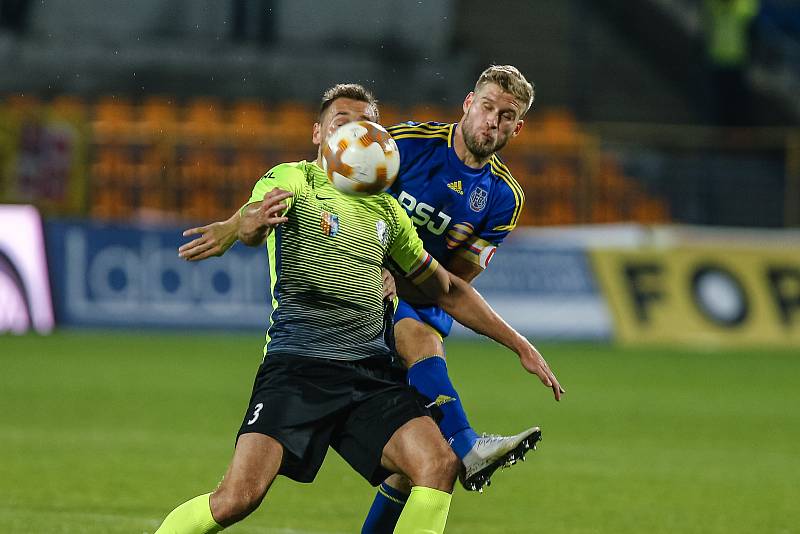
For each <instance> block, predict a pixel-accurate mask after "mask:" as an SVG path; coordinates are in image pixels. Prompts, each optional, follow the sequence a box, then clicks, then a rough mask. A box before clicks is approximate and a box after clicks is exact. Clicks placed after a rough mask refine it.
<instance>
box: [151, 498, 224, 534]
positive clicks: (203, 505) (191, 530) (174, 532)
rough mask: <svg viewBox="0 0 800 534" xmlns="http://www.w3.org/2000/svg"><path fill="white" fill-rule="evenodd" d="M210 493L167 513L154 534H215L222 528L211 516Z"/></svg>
mask: <svg viewBox="0 0 800 534" xmlns="http://www.w3.org/2000/svg"><path fill="white" fill-rule="evenodd" d="M210 496H211V494H210V493H206V494H205V495H200V496H199V497H195V498H194V499H192V500H190V501H186V502H185V503H183V504H182V505H180V506H178V507H177V508H175V509H174V510H173V511H171V512H170V513H169V515H168V516H167V518H166V519H164V522H163V523H161V526H160V527H158V530H156V532H155V534H215V533H216V532H219V531H221V530H222V527H221V526H219V525H218V524H217V522H216V521H214V516H212V515H211V505H210V504H209V502H208V499H209V497H210Z"/></svg>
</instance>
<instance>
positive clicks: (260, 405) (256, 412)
mask: <svg viewBox="0 0 800 534" xmlns="http://www.w3.org/2000/svg"><path fill="white" fill-rule="evenodd" d="M263 407H264V403H263V402H259V403H258V404H256V405H255V409H254V410H253V418H252V419H250V420H249V421H248V422H247V424H248V425H252V424H253V423H255V422H256V421H257V420H258V415H259V414H260V413H261V408H263Z"/></svg>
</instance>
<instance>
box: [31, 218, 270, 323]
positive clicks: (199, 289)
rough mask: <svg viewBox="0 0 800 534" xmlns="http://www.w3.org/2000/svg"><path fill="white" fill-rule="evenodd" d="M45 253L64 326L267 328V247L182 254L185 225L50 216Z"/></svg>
mask: <svg viewBox="0 0 800 534" xmlns="http://www.w3.org/2000/svg"><path fill="white" fill-rule="evenodd" d="M46 235H47V250H48V256H49V258H50V273H51V279H52V283H53V300H54V303H55V308H56V315H57V318H58V320H59V322H60V323H61V324H63V325H80V326H98V327H101V326H129V327H147V326H157V327H167V328H169V327H180V328H202V329H206V328H224V329H262V330H264V329H266V326H267V322H268V318H269V312H270V307H269V303H268V300H267V294H268V284H269V278H268V270H267V255H266V254H265V252H264V250H263V249H261V248H260V247H258V248H248V247H244V246H242V245H240V244H237V245H235V246H234V247H233V248H232V249H231V250H229V251H228V253H227V254H225V256H223V257H221V258H214V259H212V260H208V261H203V262H199V263H189V262H187V261H185V260H183V259H181V258H179V257H178V252H177V249H178V247H179V246H180V245H181V244H183V243H184V242H186V241H187V239H186V238H184V237H182V236H181V228H146V227H145V228H139V227H131V226H117V225H102V224H99V223H91V222H67V221H51V222H49V223H47V225H46Z"/></svg>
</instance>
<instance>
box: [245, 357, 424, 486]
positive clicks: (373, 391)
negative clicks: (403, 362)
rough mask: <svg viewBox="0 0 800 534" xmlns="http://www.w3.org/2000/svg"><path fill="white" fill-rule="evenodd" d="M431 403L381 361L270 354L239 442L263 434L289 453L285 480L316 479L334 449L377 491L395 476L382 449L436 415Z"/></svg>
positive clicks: (283, 470) (402, 373) (401, 374)
mask: <svg viewBox="0 0 800 534" xmlns="http://www.w3.org/2000/svg"><path fill="white" fill-rule="evenodd" d="M429 402H430V401H429V400H428V399H427V398H425V397H423V396H422V395H421V394H420V393H418V392H417V390H416V389H414V388H412V387H411V386H408V385H406V383H405V371H404V370H402V369H398V368H396V367H391V365H390V364H389V363H388V362H386V361H384V360H381V359H378V358H368V359H366V360H358V361H352V362H351V361H348V362H343V361H336V360H326V359H321V358H309V357H304V356H289V355H271V356H269V357H268V358H267V359H266V360H265V361H264V363H262V364H261V367H260V368H259V369H258V374H257V375H256V379H255V384H254V385H253V394H252V395H251V397H250V405H249V407H248V409H247V413H246V414H245V417H244V421H243V422H242V426H241V428H240V429H239V434H238V435H237V440H238V436H241V435H242V434H247V433H250V432H257V433H259V434H264V435H267V436H270V437H272V438H275V439H276V440H277V441H278V442H279V443H281V445H283V447H284V458H283V463H282V465H281V469H280V471H279V474H281V475H284V476H287V477H289V478H291V479H292V480H296V481H298V482H311V481H312V480H314V477H315V476H316V475H317V472H318V471H319V468H320V466H322V461H323V460H324V459H325V453H326V452H327V450H328V446H329V445H330V446H331V447H333V448H334V450H336V452H338V453H339V455H340V456H341V457H342V458H344V459H345V460H346V461H347V463H349V464H350V465H351V466H352V467H353V469H355V470H356V471H358V472H359V473H360V474H361V476H363V477H364V478H365V479H367V480H368V481H369V482H370V484H372V485H373V486H377V485H378V484H380V483H381V482H382V481H383V480H384V479H385V478H386V477H387V476H389V474H390V472H389V471H387V470H386V469H384V468H383V467H382V466H381V463H380V462H381V455H382V454H383V448H384V446H385V445H386V443H387V442H388V441H389V439H390V438H391V437H392V434H394V432H395V431H396V430H397V429H398V428H400V427H401V426H403V425H404V424H405V423H407V422H408V421H410V420H411V419H414V418H416V417H420V416H430V415H431V411H430V410H429V409H428V408H426V407H425V405H426V404H428V403H429Z"/></svg>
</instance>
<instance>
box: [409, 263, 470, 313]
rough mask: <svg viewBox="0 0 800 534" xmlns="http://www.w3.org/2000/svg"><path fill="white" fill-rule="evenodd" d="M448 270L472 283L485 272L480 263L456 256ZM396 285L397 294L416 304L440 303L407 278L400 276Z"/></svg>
mask: <svg viewBox="0 0 800 534" xmlns="http://www.w3.org/2000/svg"><path fill="white" fill-rule="evenodd" d="M447 271H448V272H449V273H450V274H452V275H455V276H457V277H458V278H460V279H461V280H464V281H465V282H467V283H472V281H473V280H474V279H475V277H477V276H478V275H479V274H481V273H482V272H483V268H482V267H481V266H480V265H476V264H474V263H469V262H467V261H466V260H463V259H461V258H459V257H457V256H456V257H453V258H451V259H450V262H449V263H448V264H447ZM396 285H397V294H398V295H399V296H400V298H401V299H403V300H405V301H406V302H408V303H410V304H413V305H414V306H436V305H437V304H438V302H437V299H436V298H435V297H430V296H429V295H427V294H425V293H424V292H423V291H422V290H420V288H418V287H417V286H415V285H414V284H412V283H411V282H409V281H408V280H406V279H405V278H398V279H397V281H396Z"/></svg>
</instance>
